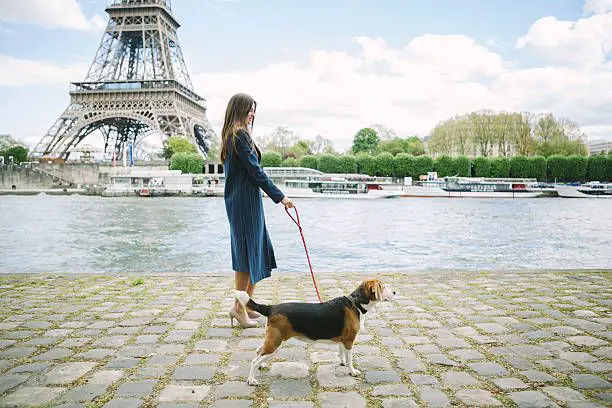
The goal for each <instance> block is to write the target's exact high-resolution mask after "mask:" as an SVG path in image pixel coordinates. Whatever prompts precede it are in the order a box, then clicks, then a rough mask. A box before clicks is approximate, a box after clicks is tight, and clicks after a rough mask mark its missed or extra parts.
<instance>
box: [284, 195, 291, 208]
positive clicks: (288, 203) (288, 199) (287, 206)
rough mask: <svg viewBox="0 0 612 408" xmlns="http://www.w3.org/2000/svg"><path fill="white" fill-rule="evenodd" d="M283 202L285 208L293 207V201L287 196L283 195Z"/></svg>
mask: <svg viewBox="0 0 612 408" xmlns="http://www.w3.org/2000/svg"><path fill="white" fill-rule="evenodd" d="M281 203H283V205H284V206H285V208H293V201H291V199H290V198H289V197H287V196H284V197H283V200H282V201H281Z"/></svg>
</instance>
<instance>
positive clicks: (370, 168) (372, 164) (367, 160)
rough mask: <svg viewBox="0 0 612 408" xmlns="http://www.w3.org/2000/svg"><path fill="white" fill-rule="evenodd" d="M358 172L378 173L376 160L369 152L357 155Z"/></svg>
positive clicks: (372, 174)
mask: <svg viewBox="0 0 612 408" xmlns="http://www.w3.org/2000/svg"><path fill="white" fill-rule="evenodd" d="M357 172H358V173H359V174H368V175H370V176H375V175H376V160H374V157H372V156H371V155H369V154H367V153H360V154H358V155H357Z"/></svg>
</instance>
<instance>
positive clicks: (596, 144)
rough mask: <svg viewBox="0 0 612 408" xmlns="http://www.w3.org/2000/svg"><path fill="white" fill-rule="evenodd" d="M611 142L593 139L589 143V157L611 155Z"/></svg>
mask: <svg viewBox="0 0 612 408" xmlns="http://www.w3.org/2000/svg"><path fill="white" fill-rule="evenodd" d="M611 152H612V140H604V139H595V140H591V141H590V142H589V155H591V156H592V155H594V154H599V153H611Z"/></svg>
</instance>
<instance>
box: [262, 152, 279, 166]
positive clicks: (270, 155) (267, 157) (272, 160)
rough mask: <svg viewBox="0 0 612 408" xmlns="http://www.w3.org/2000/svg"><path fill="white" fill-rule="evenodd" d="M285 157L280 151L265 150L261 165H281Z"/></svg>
mask: <svg viewBox="0 0 612 408" xmlns="http://www.w3.org/2000/svg"><path fill="white" fill-rule="evenodd" d="M282 163H283V157H282V156H281V155H280V153H278V152H264V153H263V154H262V155H261V167H280V166H281V164H282Z"/></svg>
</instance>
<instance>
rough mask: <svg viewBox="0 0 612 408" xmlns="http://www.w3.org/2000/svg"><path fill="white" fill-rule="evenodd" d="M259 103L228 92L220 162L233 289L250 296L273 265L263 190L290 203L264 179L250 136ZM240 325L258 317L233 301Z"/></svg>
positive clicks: (252, 324)
mask: <svg viewBox="0 0 612 408" xmlns="http://www.w3.org/2000/svg"><path fill="white" fill-rule="evenodd" d="M256 107H257V104H256V102H255V100H253V98H252V97H250V96H249V95H246V94H236V95H234V96H232V98H231V99H230V101H229V103H228V104H227V109H226V111H225V122H224V123H223V131H222V141H221V143H222V146H221V160H222V161H223V166H224V171H225V210H226V212H227V219H228V220H229V225H230V236H231V247H232V269H233V270H234V274H235V287H236V290H243V291H247V293H248V294H249V295H251V296H252V294H253V291H254V289H255V284H256V283H257V282H259V281H260V280H262V279H265V278H267V277H269V276H270V274H271V272H272V269H274V268H276V260H275V258H274V249H273V248H272V242H271V241H270V237H269V236H268V230H267V229H266V222H265V219H264V210H263V201H262V199H261V190H260V188H261V189H262V190H263V191H265V193H266V194H267V195H268V197H270V198H271V199H272V200H273V201H274V202H275V203H277V204H278V203H279V202H282V203H283V204H284V205H285V207H286V208H291V207H293V203H292V202H291V200H290V199H289V198H288V197H286V196H285V195H284V194H283V192H282V191H280V189H279V188H278V187H276V186H275V185H274V183H273V182H272V181H271V180H270V179H269V178H268V176H267V175H266V173H264V171H263V169H262V168H261V166H260V164H259V163H260V161H261V152H260V151H259V149H258V148H257V146H256V145H255V143H254V142H253V139H252V138H251V129H252V127H253V120H254V119H255V110H256ZM229 316H230V322H231V324H232V327H233V325H234V319H236V320H237V321H238V323H239V324H240V326H242V328H247V327H255V326H257V322H256V321H254V320H251V319H253V318H257V317H259V316H260V315H259V313H257V312H255V311H251V310H249V311H247V310H245V308H243V307H242V305H241V304H240V303H239V302H238V301H236V302H235V303H234V306H233V307H232V309H230V311H229Z"/></svg>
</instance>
